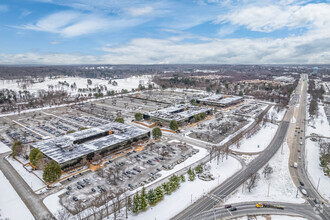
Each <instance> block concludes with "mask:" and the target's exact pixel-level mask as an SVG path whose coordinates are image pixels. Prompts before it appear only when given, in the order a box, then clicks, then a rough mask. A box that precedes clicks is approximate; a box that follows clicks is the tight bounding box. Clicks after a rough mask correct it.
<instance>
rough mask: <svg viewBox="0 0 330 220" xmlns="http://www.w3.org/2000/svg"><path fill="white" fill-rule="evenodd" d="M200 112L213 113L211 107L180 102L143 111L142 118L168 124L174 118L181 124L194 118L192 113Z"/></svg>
mask: <svg viewBox="0 0 330 220" xmlns="http://www.w3.org/2000/svg"><path fill="white" fill-rule="evenodd" d="M200 113H205V114H206V115H211V114H213V109H212V108H205V107H199V106H190V105H184V104H181V105H175V106H171V107H168V108H164V109H161V110H157V111H153V112H149V113H145V114H144V115H143V118H144V119H146V120H151V121H153V122H158V123H161V124H162V125H169V124H170V122H171V121H172V120H175V121H177V122H178V124H179V125H180V126H181V125H183V124H185V123H189V122H190V120H192V119H193V118H194V115H197V114H200Z"/></svg>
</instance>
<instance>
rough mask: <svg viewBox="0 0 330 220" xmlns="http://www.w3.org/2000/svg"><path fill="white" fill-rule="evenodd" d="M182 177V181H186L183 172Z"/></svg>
mask: <svg viewBox="0 0 330 220" xmlns="http://www.w3.org/2000/svg"><path fill="white" fill-rule="evenodd" d="M180 179H181V182H185V181H186V178H185V177H184V175H183V174H181V176H180Z"/></svg>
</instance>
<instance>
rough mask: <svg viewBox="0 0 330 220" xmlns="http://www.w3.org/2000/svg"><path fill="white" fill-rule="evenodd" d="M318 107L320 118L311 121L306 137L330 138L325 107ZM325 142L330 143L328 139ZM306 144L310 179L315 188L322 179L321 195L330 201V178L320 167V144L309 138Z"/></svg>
mask: <svg viewBox="0 0 330 220" xmlns="http://www.w3.org/2000/svg"><path fill="white" fill-rule="evenodd" d="M318 106H319V108H318V117H317V118H315V119H313V120H311V119H310V120H309V122H308V126H307V128H306V136H309V135H311V134H317V135H320V136H325V137H330V126H329V122H328V120H327V117H326V114H325V111H324V106H322V105H320V104H319V105H318ZM307 115H308V111H307ZM308 118H310V117H308ZM324 140H327V141H329V140H328V139H324ZM305 144H306V148H305V150H306V152H305V154H306V163H307V172H308V176H309V179H310V181H311V183H312V184H313V186H314V187H315V188H317V184H318V181H319V179H320V183H319V193H320V194H321V195H322V197H324V198H325V199H327V200H330V190H329V189H330V179H329V177H327V176H324V173H323V170H322V167H320V151H319V146H318V143H317V142H313V141H311V140H310V138H308V139H306V142H305Z"/></svg>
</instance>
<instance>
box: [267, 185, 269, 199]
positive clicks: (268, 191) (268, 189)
mask: <svg viewBox="0 0 330 220" xmlns="http://www.w3.org/2000/svg"><path fill="white" fill-rule="evenodd" d="M269 188H270V183H269V184H268V195H267V196H268V197H269Z"/></svg>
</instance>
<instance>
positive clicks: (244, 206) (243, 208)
mask: <svg viewBox="0 0 330 220" xmlns="http://www.w3.org/2000/svg"><path fill="white" fill-rule="evenodd" d="M259 202H260V201H259ZM256 203H257V202H244V203H236V204H232V206H233V207H236V208H237V210H236V211H233V212H231V211H229V209H225V208H224V207H222V208H214V209H211V210H209V211H206V212H202V213H200V214H199V215H198V216H195V217H194V218H192V219H196V220H198V219H203V220H207V219H210V220H211V219H212V220H214V219H231V218H237V217H242V216H247V215H296V216H302V217H306V218H308V219H314V220H320V219H321V218H320V216H319V215H318V213H317V212H315V210H314V209H313V208H312V207H310V206H309V205H308V204H306V203H303V204H293V203H275V202H265V203H267V204H274V205H280V206H282V207H284V209H275V208H256ZM261 203H264V202H261Z"/></svg>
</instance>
